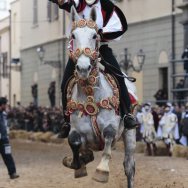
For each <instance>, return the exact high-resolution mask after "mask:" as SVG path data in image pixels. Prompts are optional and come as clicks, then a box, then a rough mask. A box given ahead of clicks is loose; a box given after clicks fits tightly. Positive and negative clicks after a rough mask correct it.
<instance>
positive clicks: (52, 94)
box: [48, 82, 56, 108]
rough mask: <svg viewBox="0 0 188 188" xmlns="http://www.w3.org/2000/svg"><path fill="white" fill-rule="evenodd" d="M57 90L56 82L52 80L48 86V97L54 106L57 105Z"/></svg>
mask: <svg viewBox="0 0 188 188" xmlns="http://www.w3.org/2000/svg"><path fill="white" fill-rule="evenodd" d="M55 91H56V90H55V82H51V83H50V86H49V88H48V97H49V100H50V105H51V107H52V108H53V107H55V93H56V92H55Z"/></svg>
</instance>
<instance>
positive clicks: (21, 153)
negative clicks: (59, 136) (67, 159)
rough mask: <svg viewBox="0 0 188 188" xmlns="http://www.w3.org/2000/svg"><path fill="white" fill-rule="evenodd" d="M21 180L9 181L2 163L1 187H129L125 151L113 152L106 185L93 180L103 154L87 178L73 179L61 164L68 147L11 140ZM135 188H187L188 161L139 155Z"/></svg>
mask: <svg viewBox="0 0 188 188" xmlns="http://www.w3.org/2000/svg"><path fill="white" fill-rule="evenodd" d="M12 146H13V153H14V158H15V161H16V164H17V171H18V173H19V174H20V176H21V177H20V178H19V179H17V180H9V178H8V176H7V171H6V168H5V166H4V164H3V162H2V160H0V188H88V187H90V188H93V187H95V188H96V187H97V188H123V187H125V188H126V178H125V176H124V170H123V165H122V162H123V152H122V151H113V152H112V160H111V163H110V169H111V173H110V178H109V182H108V183H107V184H101V183H97V182H95V181H93V180H92V175H93V174H94V172H95V168H96V166H97V164H98V163H99V161H100V156H101V153H95V161H94V162H92V163H91V164H89V165H88V167H87V170H88V176H87V177H84V178H81V179H74V173H73V171H72V170H70V169H67V168H65V167H63V166H62V165H61V160H62V158H63V157H64V156H66V155H67V154H70V150H69V148H68V147H67V146H64V147H62V146H61V145H53V144H43V143H33V142H26V141H18V140H13V141H12ZM136 165H137V167H136V177H135V188H188V161H187V160H185V159H181V158H169V157H146V156H144V155H143V154H136Z"/></svg>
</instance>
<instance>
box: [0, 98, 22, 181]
mask: <svg viewBox="0 0 188 188" xmlns="http://www.w3.org/2000/svg"><path fill="white" fill-rule="evenodd" d="M6 104H7V99H6V98H4V97H1V98H0V154H1V155H2V158H3V161H4V163H5V165H6V167H7V170H8V174H9V176H10V179H16V178H18V177H19V175H18V174H16V167H15V163H14V159H13V157H12V154H11V146H10V143H9V138H8V134H7V117H6V116H7V115H6V112H5V110H6Z"/></svg>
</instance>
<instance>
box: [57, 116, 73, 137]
mask: <svg viewBox="0 0 188 188" xmlns="http://www.w3.org/2000/svg"><path fill="white" fill-rule="evenodd" d="M70 129H71V125H70V120H69V117H67V116H66V115H64V121H63V122H62V125H61V127H60V131H59V135H58V138H67V137H68V135H69V132H70Z"/></svg>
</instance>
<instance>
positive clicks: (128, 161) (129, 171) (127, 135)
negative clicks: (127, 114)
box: [123, 129, 136, 188]
mask: <svg viewBox="0 0 188 188" xmlns="http://www.w3.org/2000/svg"><path fill="white" fill-rule="evenodd" d="M123 141H124V146H125V158H124V162H123V165H124V170H125V175H126V176H127V187H128V188H133V186H134V175H135V159H134V152H135V148H136V130H135V129H131V130H128V131H124V133H123Z"/></svg>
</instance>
